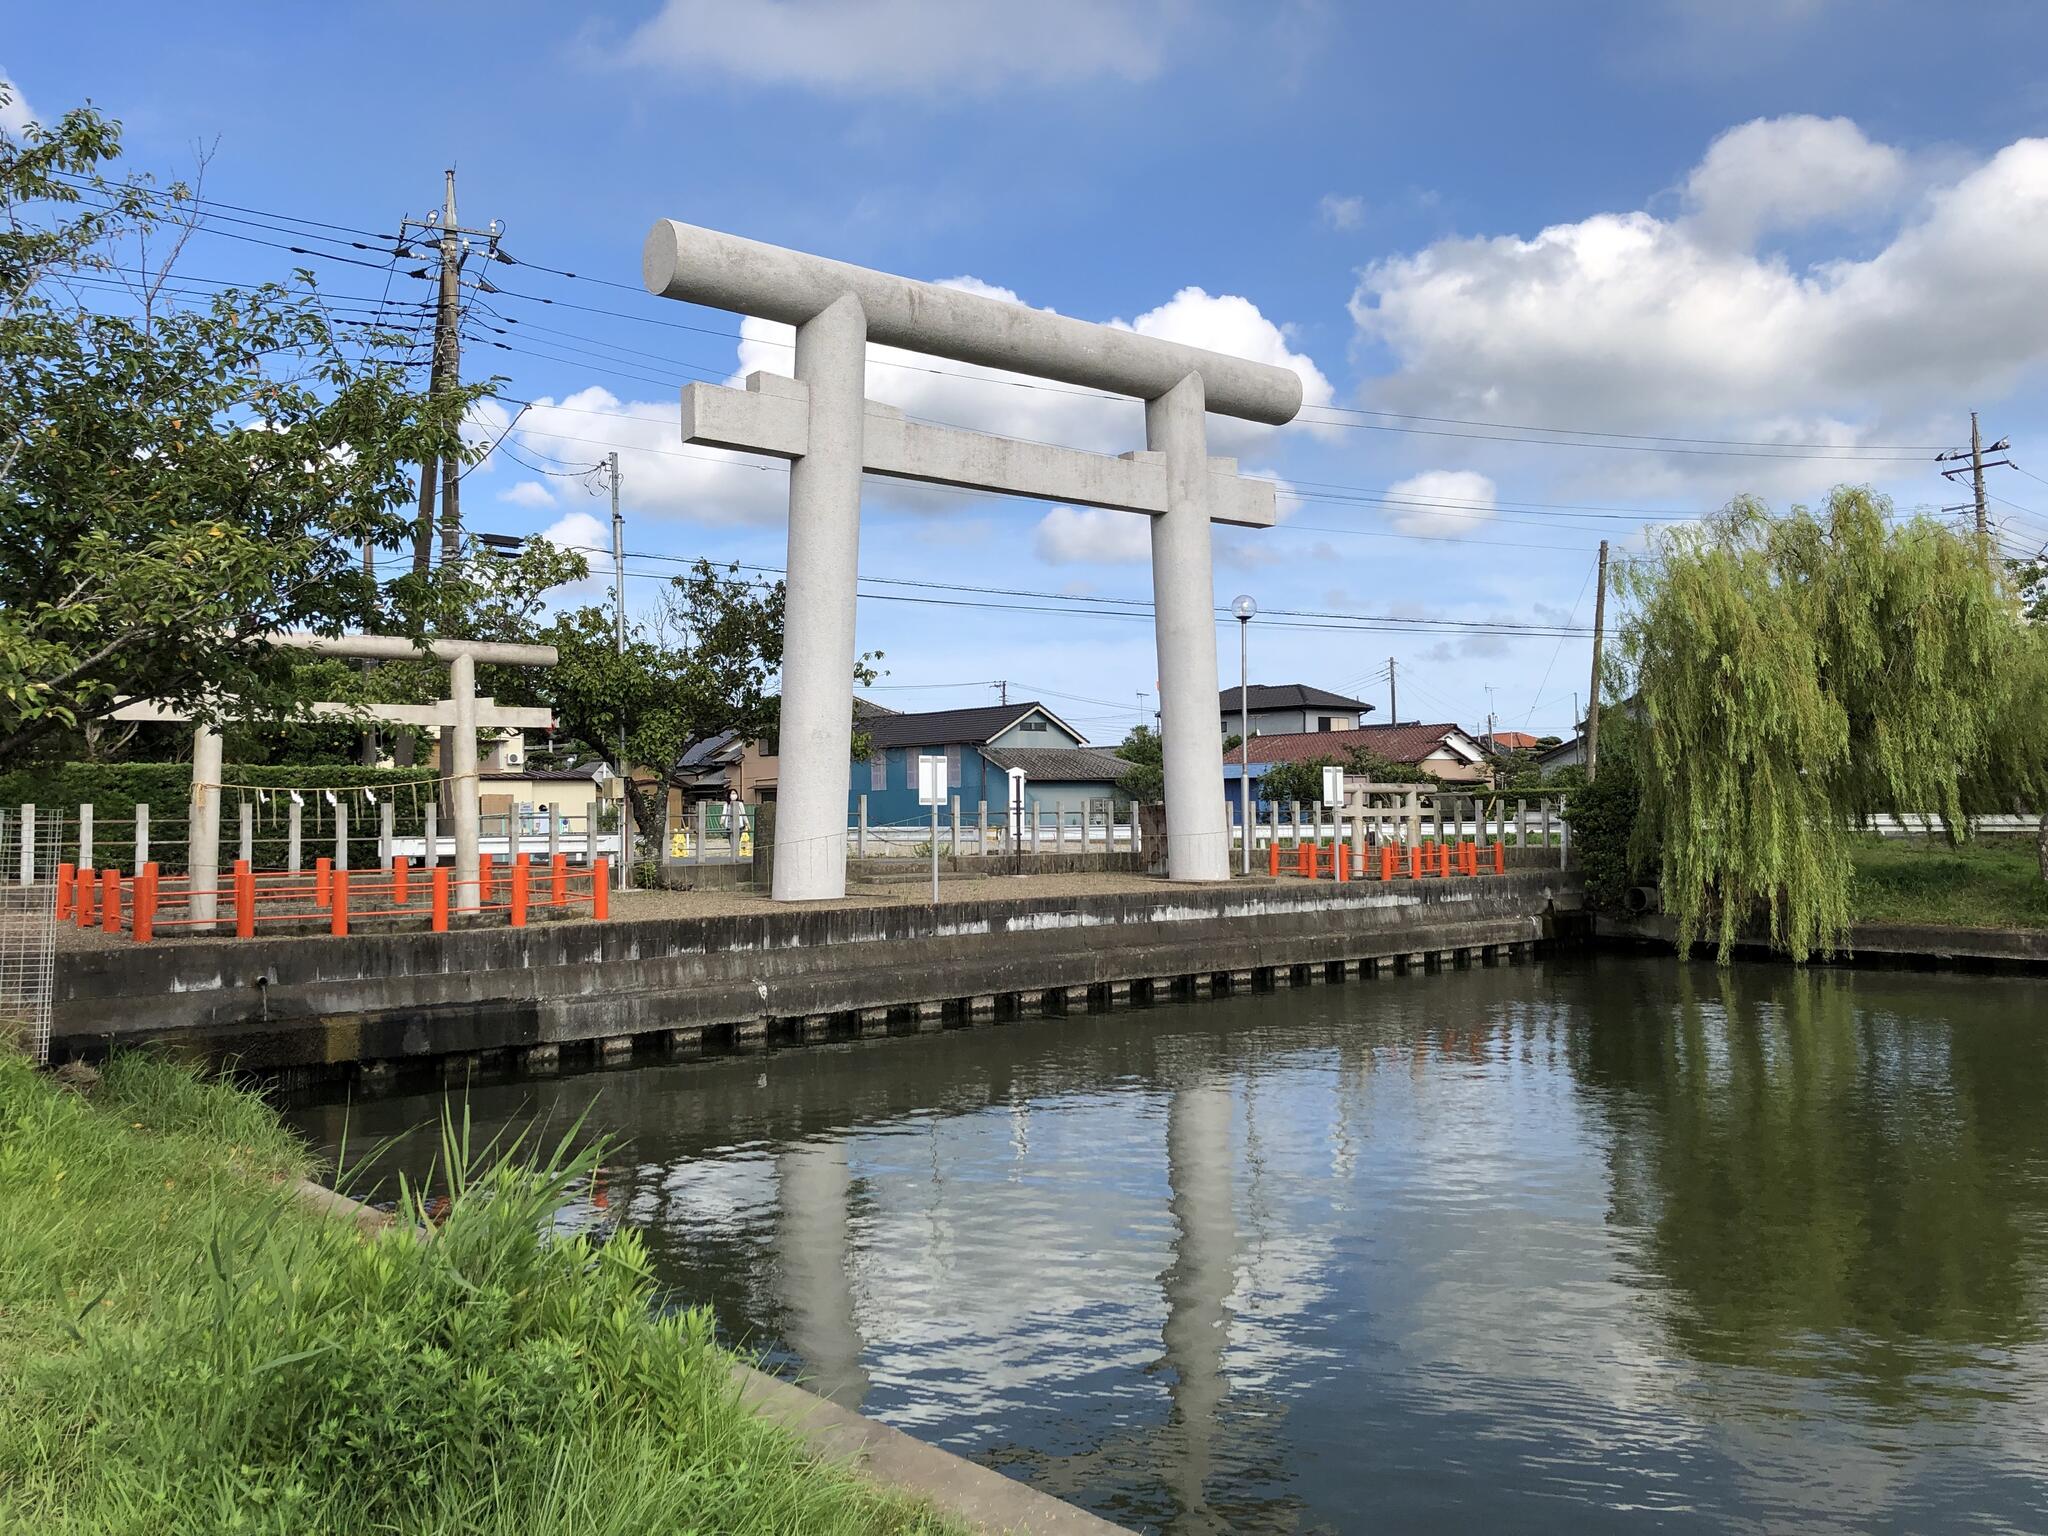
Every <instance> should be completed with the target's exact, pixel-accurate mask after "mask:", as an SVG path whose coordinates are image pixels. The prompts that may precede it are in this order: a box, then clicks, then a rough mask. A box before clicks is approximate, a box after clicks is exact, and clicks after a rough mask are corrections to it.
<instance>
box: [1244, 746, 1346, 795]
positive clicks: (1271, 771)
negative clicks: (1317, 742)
mask: <svg viewBox="0 0 2048 1536" xmlns="http://www.w3.org/2000/svg"><path fill="white" fill-rule="evenodd" d="M1337 766H1339V764H1338V761H1337V759H1336V758H1334V757H1312V758H1306V759H1304V760H1302V761H1300V762H1295V763H1275V764H1273V766H1272V767H1270V768H1268V769H1267V770H1266V771H1265V773H1264V774H1263V775H1261V776H1260V778H1259V798H1260V799H1261V800H1264V801H1266V802H1268V803H1269V804H1279V805H1290V804H1294V803H1297V802H1298V803H1300V804H1302V805H1312V804H1314V803H1315V802H1316V801H1318V800H1320V799H1322V798H1323V770H1324V769H1325V768H1335V767H1337Z"/></svg>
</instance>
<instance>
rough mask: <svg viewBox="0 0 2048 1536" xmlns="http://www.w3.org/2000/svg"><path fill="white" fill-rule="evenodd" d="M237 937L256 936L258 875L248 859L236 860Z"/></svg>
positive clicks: (247, 937)
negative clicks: (250, 866) (251, 867)
mask: <svg viewBox="0 0 2048 1536" xmlns="http://www.w3.org/2000/svg"><path fill="white" fill-rule="evenodd" d="M234 892H235V937H236V938H238V939H253V938H255V937H256V876H255V873H254V872H253V871H252V870H251V869H250V868H249V861H248V860H247V859H237V860H235V874H234Z"/></svg>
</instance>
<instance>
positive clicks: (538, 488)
mask: <svg viewBox="0 0 2048 1536" xmlns="http://www.w3.org/2000/svg"><path fill="white" fill-rule="evenodd" d="M498 500H500V501H504V502H510V503H511V504H512V505H513V506H515V507H552V506H553V505H554V504H555V493H554V492H553V491H550V490H549V489H548V488H547V487H546V486H545V485H542V484H541V483H540V482H539V481H538V480H522V481H520V482H519V483H518V484H517V485H515V486H513V487H512V488H511V489H509V490H506V491H501V492H500V493H499V495H498Z"/></svg>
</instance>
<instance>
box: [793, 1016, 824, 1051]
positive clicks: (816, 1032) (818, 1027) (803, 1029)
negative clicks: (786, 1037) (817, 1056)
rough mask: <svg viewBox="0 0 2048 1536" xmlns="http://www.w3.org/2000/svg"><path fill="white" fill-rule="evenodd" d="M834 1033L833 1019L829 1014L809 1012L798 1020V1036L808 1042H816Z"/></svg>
mask: <svg viewBox="0 0 2048 1536" xmlns="http://www.w3.org/2000/svg"><path fill="white" fill-rule="evenodd" d="M831 1033H832V1019H831V1016H830V1015H829V1014H823V1013H813V1014H807V1015H805V1016H804V1017H803V1018H801V1019H798V1020H797V1021H796V1037H797V1039H799V1040H802V1041H803V1042H805V1043H806V1044H814V1043H816V1042H817V1041H820V1040H823V1039H824V1038H825V1037H826V1036H827V1035H829V1034H831Z"/></svg>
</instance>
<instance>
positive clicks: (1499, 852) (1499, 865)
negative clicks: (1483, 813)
mask: <svg viewBox="0 0 2048 1536" xmlns="http://www.w3.org/2000/svg"><path fill="white" fill-rule="evenodd" d="M1493 872H1494V873H1495V874H1496V875H1504V874H1506V873H1507V872H1508V850H1507V845H1506V844H1504V843H1503V842H1501V840H1500V839H1499V838H1495V839H1494V840H1493Z"/></svg>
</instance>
